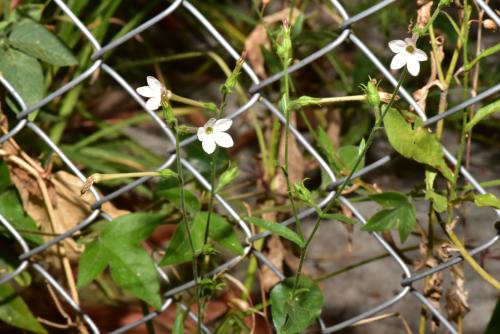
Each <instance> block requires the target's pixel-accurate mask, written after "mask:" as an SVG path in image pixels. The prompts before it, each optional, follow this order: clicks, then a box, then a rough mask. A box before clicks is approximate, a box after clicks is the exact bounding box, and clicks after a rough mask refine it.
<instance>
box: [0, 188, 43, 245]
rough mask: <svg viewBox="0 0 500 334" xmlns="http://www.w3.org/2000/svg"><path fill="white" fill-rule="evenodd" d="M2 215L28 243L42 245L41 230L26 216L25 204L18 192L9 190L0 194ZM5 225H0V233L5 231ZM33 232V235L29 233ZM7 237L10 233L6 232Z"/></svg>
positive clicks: (0, 212) (0, 211)
mask: <svg viewBox="0 0 500 334" xmlns="http://www.w3.org/2000/svg"><path fill="white" fill-rule="evenodd" d="M0 214H1V215H2V216H4V218H5V219H7V221H8V222H9V223H10V224H11V225H12V226H13V227H14V228H15V229H18V230H20V231H19V233H20V234H21V236H22V237H23V238H24V239H25V240H26V241H28V242H31V243H33V244H35V245H41V244H42V243H43V238H42V236H41V235H39V234H37V232H39V231H40V230H39V229H38V226H37V225H36V223H35V221H34V220H33V219H32V218H31V217H30V216H28V215H27V214H26V212H25V211H24V208H23V204H22V202H21V200H20V199H19V197H18V194H17V190H15V189H8V190H6V191H4V192H2V193H0ZM4 230H5V228H4V227H3V225H0V231H4ZM30 230H31V231H33V232H32V233H30V232H28V231H30ZM6 235H10V233H8V232H6Z"/></svg>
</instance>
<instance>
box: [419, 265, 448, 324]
mask: <svg viewBox="0 0 500 334" xmlns="http://www.w3.org/2000/svg"><path fill="white" fill-rule="evenodd" d="M426 265H427V267H429V268H434V267H435V266H437V265H438V261H437V260H436V259H435V258H429V259H427V262H426ZM442 294H443V273H442V272H437V273H434V274H432V275H431V276H430V277H429V282H428V283H427V286H426V287H425V289H424V296H425V297H427V299H428V300H429V302H430V303H431V305H432V306H434V308H435V309H436V310H439V309H440V307H441V296H442ZM438 327H439V320H438V319H437V318H436V317H434V316H433V317H432V322H431V331H432V332H435V331H436V329H437V328H438Z"/></svg>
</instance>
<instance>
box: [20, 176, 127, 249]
mask: <svg viewBox="0 0 500 334" xmlns="http://www.w3.org/2000/svg"><path fill="white" fill-rule="evenodd" d="M10 170H11V179H12V182H13V183H14V185H15V186H16V188H17V190H18V192H19V195H20V197H21V200H22V202H23V207H24V210H26V212H27V213H28V214H29V215H30V216H31V218H33V219H34V220H35V222H36V223H37V224H38V225H39V227H40V229H41V230H42V232H46V233H51V234H52V233H55V234H61V233H64V232H65V231H67V230H69V229H71V228H73V227H74V226H75V225H77V224H79V223H80V222H81V221H82V220H84V219H85V218H86V217H88V216H89V215H90V213H91V212H92V209H91V208H90V206H91V204H93V203H94V202H95V197H94V196H93V195H92V194H91V193H90V192H89V193H87V194H86V195H84V196H82V197H80V188H81V186H82V181H81V180H80V179H79V178H78V177H76V176H75V175H73V174H70V173H68V172H65V171H58V172H56V173H54V174H52V175H51V176H50V177H49V178H47V179H46V180H45V182H46V183H47V184H48V185H49V187H50V188H49V189H52V192H53V194H52V195H51V203H52V206H53V208H54V214H55V215H54V220H55V221H53V222H52V224H51V223H50V219H49V215H48V213H47V209H46V206H45V203H44V202H43V199H42V198H41V196H39V190H38V191H37V189H38V188H39V187H38V184H37V183H36V182H35V181H33V180H32V182H31V183H30V184H31V185H32V186H31V187H30V188H27V187H26V184H27V183H26V182H27V179H26V178H24V179H23V178H20V177H19V173H20V171H22V170H20V169H19V168H10ZM27 177H28V178H30V179H32V178H31V176H29V175H28V176H27ZM33 182H34V184H33ZM102 210H103V211H104V212H106V213H108V214H109V215H110V216H111V217H113V218H115V217H119V216H122V215H125V214H128V213H129V211H126V210H119V209H117V208H116V207H114V206H113V204H111V203H109V202H106V203H104V204H103V206H102ZM52 229H53V230H52ZM50 238H51V237H46V240H49V239H50ZM62 243H63V244H64V246H65V248H66V250H67V253H68V256H69V257H70V258H73V257H74V256H75V255H77V253H80V252H81V251H82V250H83V249H82V247H80V246H77V245H76V243H75V242H74V241H73V240H72V239H71V238H67V239H65V240H64V241H62Z"/></svg>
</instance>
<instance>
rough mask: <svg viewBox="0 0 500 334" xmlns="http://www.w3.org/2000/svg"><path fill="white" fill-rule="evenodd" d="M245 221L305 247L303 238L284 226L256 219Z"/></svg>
mask: <svg viewBox="0 0 500 334" xmlns="http://www.w3.org/2000/svg"><path fill="white" fill-rule="evenodd" d="M244 220H246V221H247V222H249V223H251V224H254V225H257V226H259V227H262V228H264V229H266V230H268V231H271V232H273V233H275V234H277V235H279V236H281V237H283V238H285V239H288V240H290V241H292V242H294V243H295V244H297V245H298V246H299V247H304V240H302V238H301V237H300V236H299V235H298V234H297V233H295V232H294V231H292V230H291V229H289V228H288V227H286V226H284V225H281V224H279V223H275V222H270V221H267V220H264V219H260V218H256V217H245V218H244Z"/></svg>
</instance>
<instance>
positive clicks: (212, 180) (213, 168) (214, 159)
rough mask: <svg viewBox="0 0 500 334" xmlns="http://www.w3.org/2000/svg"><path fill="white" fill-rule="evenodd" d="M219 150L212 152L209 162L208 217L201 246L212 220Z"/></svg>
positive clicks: (204, 242)
mask: <svg viewBox="0 0 500 334" xmlns="http://www.w3.org/2000/svg"><path fill="white" fill-rule="evenodd" d="M218 153H219V149H218V148H217V149H216V150H215V152H214V156H213V157H212V159H211V160H210V198H209V199H208V215H207V223H206V225H205V234H204V237H203V245H206V243H207V242H208V235H209V233H210V219H211V218H212V211H213V208H214V197H215V172H216V162H217V155H218Z"/></svg>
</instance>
